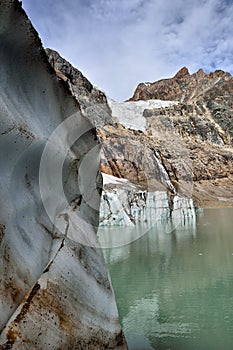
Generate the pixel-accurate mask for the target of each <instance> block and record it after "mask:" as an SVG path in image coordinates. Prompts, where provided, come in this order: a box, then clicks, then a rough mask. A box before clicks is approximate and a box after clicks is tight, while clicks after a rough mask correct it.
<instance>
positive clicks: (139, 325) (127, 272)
mask: <svg viewBox="0 0 233 350" xmlns="http://www.w3.org/2000/svg"><path fill="white" fill-rule="evenodd" d="M232 220H233V210H232V209H209V210H205V212H204V215H203V216H201V217H198V219H197V225H196V226H194V227H193V226H188V227H185V228H184V227H183V228H181V227H180V228H179V227H177V228H176V229H175V230H174V231H173V232H171V233H167V232H164V231H163V225H161V226H160V227H157V228H156V229H151V230H150V231H149V232H148V233H147V234H145V235H144V236H143V237H141V238H140V239H138V240H137V241H135V242H133V243H131V244H128V245H125V246H123V247H119V248H112V249H104V255H105V259H106V262H107V265H108V268H109V271H110V274H111V278H112V283H113V287H114V290H115V295H116V300H117V305H118V310H119V314H120V320H121V324H122V326H123V330H124V332H125V335H126V338H127V342H128V345H129V349H130V350H137V349H138V350H149V349H156V350H168V349H170V350H194V349H196V350H215V349H216V350H228V349H229V350H232V349H233V229H232ZM122 231H124V229H123V228H119V234H122ZM104 237H105V238H103V239H104V240H105V243H106V240H107V238H106V237H107V230H105V235H104Z"/></svg>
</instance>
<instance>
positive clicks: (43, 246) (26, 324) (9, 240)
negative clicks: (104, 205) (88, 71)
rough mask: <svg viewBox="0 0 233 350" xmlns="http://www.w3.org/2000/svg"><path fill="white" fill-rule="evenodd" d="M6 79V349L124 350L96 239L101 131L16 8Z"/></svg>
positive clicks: (7, 29) (1, 316)
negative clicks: (85, 113)
mask: <svg viewBox="0 0 233 350" xmlns="http://www.w3.org/2000/svg"><path fill="white" fill-rule="evenodd" d="M0 76H1V84H0V90H1V92H0V118H1V130H0V144H1V147H0V168H1V182H0V198H1V201H0V205H1V210H0V244H1V245H0V256H1V259H0V349H2V350H4V349H17V350H20V349H22V350H25V349H26V350H27V349H28V350H29V349H30V350H31V349H38V350H41V349H46V350H47V349H48V350H50V349H51V350H52V349H93V350H94V349H115V348H116V349H126V348H127V346H126V343H125V339H124V336H123V334H122V330H121V327H120V324H119V320H118V312H117V308H116V303H115V298H114V293H113V290H112V286H111V282H110V279H109V274H108V271H107V269H106V266H105V262H104V258H103V254H102V251H101V249H99V243H98V239H97V236H96V230H97V226H98V216H99V215H98V207H99V195H97V196H94V193H96V191H97V192H98V194H100V193H101V177H100V174H99V163H98V144H97V140H96V139H97V136H96V132H95V129H94V127H93V125H92V124H91V123H90V121H89V120H88V119H87V118H86V117H85V116H83V115H82V113H81V111H80V107H79V104H78V103H77V100H76V99H74V97H73V96H72V93H71V91H70V89H69V85H68V83H67V82H64V81H59V79H58V78H57V76H56V75H55V74H54V70H53V69H51V65H50V64H49V62H48V59H47V55H46V53H45V51H44V49H43V48H42V45H41V42H40V39H39V37H38V34H37V33H36V31H35V29H34V28H33V27H32V25H31V23H30V21H29V19H28V18H27V16H26V14H25V12H24V11H23V9H22V8H21V3H20V2H18V1H16V0H2V1H1V2H0ZM72 116H74V117H72ZM70 117H72V118H71V119H70ZM70 123H71V124H70ZM61 125H65V127H64V128H63V136H62V135H61V133H60V134H59V137H55V138H54V137H53V143H52V145H50V146H51V147H50V148H49V149H48V148H46V152H45V154H44V152H43V151H44V149H45V145H47V146H48V144H49V143H48V141H49V140H50V139H51V135H52V134H53V133H54V131H55V130H57V127H58V126H61ZM59 130H60V129H59ZM80 132H81V134H80ZM74 133H76V134H79V136H80V137H79V139H78V140H76V142H75V143H74V144H72V147H70V146H69V140H71V139H72V138H73V136H74V135H73V134H74ZM53 135H54V134H53ZM61 136H62V139H61V138H60V137H61ZM47 146H46V147H47ZM96 146H97V148H96ZM93 148H94V149H95V150H96V152H95V153H93V154H92V156H91V157H89V159H88V160H86V166H87V168H88V169H89V170H90V174H89V176H87V175H86V173H85V174H83V173H82V171H81V167H80V160H81V159H83V157H85V156H86V155H87V154H88V153H89V152H90V150H92V149H93ZM47 152H48V153H47ZM51 153H52V154H51ZM49 154H50V157H48V155H49ZM64 155H65V158H64V159H63V156H64ZM44 156H45V158H43V157H44ZM46 157H47V158H46ZM42 158H43V159H45V160H46V159H47V162H46V163H43V166H42ZM60 160H62V166H61V167H59V169H57V168H56V166H57V162H58V164H59V162H60ZM51 167H52V168H51ZM49 169H50V172H49V171H48V170H49ZM61 169H62V175H61V179H60V180H61V185H62V188H63V190H64V193H65V197H64V194H63V193H61V192H59V191H57V190H58V189H59V186H58V184H57V182H59V171H60V172H61ZM51 170H52V171H51ZM54 173H55V174H56V176H55V177H54ZM41 174H43V176H42V177H41ZM41 180H43V181H42V182H41ZM44 188H45V189H46V191H45V192H44V190H43V189H44ZM42 193H43V196H42ZM85 196H87V197H90V198H93V200H92V203H93V206H89V205H88V203H87V201H86V200H85ZM93 196H94V197H93ZM42 199H43V202H42ZM45 206H46V208H47V211H45ZM48 206H50V209H51V210H52V215H51V213H50V216H48Z"/></svg>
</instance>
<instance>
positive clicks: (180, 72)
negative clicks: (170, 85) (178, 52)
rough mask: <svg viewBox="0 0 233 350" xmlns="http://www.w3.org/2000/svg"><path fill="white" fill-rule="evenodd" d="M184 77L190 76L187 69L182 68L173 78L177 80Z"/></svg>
mask: <svg viewBox="0 0 233 350" xmlns="http://www.w3.org/2000/svg"><path fill="white" fill-rule="evenodd" d="M186 75H190V73H189V70H188V68H187V67H182V68H181V69H180V70H179V71H178V72H177V73H176V75H175V76H174V78H177V79H179V78H183V77H184V76H186Z"/></svg>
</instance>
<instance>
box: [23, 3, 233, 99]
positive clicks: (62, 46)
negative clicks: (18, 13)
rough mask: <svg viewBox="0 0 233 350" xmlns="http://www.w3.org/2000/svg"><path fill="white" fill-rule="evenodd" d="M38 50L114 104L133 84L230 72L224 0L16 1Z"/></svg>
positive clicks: (229, 7)
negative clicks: (35, 34) (66, 63)
mask: <svg viewBox="0 0 233 350" xmlns="http://www.w3.org/2000/svg"><path fill="white" fill-rule="evenodd" d="M23 6H24V8H26V10H27V12H28V14H29V16H30V18H31V19H32V21H33V24H34V25H35V26H36V28H37V30H38V31H39V33H40V35H41V37H42V40H43V42H44V44H45V46H48V47H51V48H55V49H56V50H58V51H59V52H60V53H61V55H63V56H65V57H66V58H67V59H68V60H70V61H71V62H72V63H73V64H74V65H75V66H76V67H77V68H78V69H80V70H81V71H82V72H83V74H85V75H86V76H87V77H88V78H89V79H90V80H91V81H92V82H93V83H95V84H97V85H98V86H100V87H101V88H103V89H104V90H105V91H106V93H107V94H108V95H109V96H110V97H113V98H115V99H117V100H123V99H127V98H129V97H130V96H131V95H132V93H133V90H134V89H135V87H136V85H137V84H138V83H139V82H141V81H155V80H157V79H161V78H163V77H169V76H171V75H174V74H175V72H176V71H177V70H178V69H180V68H181V67H182V66H184V65H185V66H187V67H188V68H189V69H190V71H191V72H194V71H196V70H198V69H199V68H204V70H206V71H207V72H209V71H211V70H213V69H223V70H227V71H230V72H231V73H232V72H233V63H232V62H233V61H232V56H233V26H232V20H233V3H232V1H231V0H186V1H185V0H176V1H174V0H166V1H161V0H143V1H142V0H121V1H120V0H70V1H69V2H67V1H65V0H57V1H56V2H54V1H51V0H34V1H33V4H32V2H31V1H30V0H23Z"/></svg>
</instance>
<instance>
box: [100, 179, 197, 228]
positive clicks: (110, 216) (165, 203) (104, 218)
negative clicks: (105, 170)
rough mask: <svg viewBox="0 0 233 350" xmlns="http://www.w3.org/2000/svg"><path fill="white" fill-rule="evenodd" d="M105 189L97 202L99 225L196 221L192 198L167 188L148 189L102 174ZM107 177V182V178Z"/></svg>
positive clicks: (183, 223)
mask: <svg viewBox="0 0 233 350" xmlns="http://www.w3.org/2000/svg"><path fill="white" fill-rule="evenodd" d="M103 178H104V185H105V186H104V190H103V194H102V201H101V205H100V226H129V227H130V226H134V225H136V224H140V223H141V224H142V223H146V224H147V225H149V226H155V225H156V223H157V222H159V223H162V222H163V223H165V224H166V225H167V224H169V226H170V227H175V226H177V225H178V224H179V225H183V226H185V225H187V224H190V223H191V222H192V225H195V223H196V213H195V208H194V203H193V200H192V199H191V198H187V197H182V196H180V195H177V194H176V195H171V194H170V193H168V192H167V191H153V192H150V191H149V192H148V191H146V190H141V189H140V188H139V187H138V186H135V185H134V184H132V183H131V182H130V181H128V180H125V179H117V178H114V177H113V176H111V177H110V176H109V175H107V177H106V175H105V174H103ZM106 178H107V181H106Z"/></svg>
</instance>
